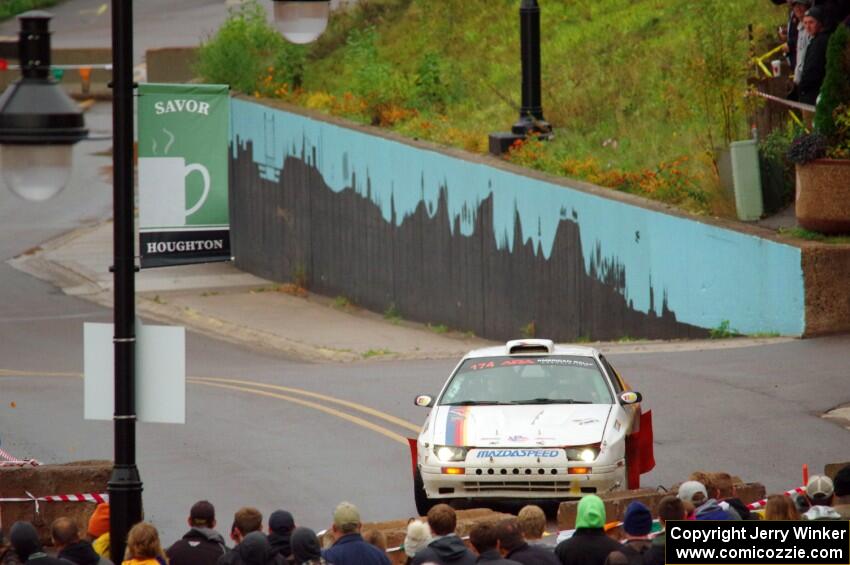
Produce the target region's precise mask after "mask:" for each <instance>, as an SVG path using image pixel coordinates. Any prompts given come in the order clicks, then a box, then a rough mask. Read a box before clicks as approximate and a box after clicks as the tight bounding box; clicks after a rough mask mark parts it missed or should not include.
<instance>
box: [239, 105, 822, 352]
mask: <svg viewBox="0 0 850 565" xmlns="http://www.w3.org/2000/svg"><path fill="white" fill-rule="evenodd" d="M231 150H232V154H231V176H232V182H231V193H232V194H231V208H232V214H231V216H232V217H233V218H234V219H233V222H234V224H233V238H234V251H235V255H236V257H237V262H238V264H239V265H240V266H241V267H243V268H246V269H247V270H252V271H254V272H257V274H261V275H264V276H269V275H272V276H274V277H275V278H286V275H287V273H286V272H285V270H284V271H281V270H278V269H275V268H274V267H273V266H271V265H268V264H269V263H274V262H275V261H277V258H276V254H275V253H270V250H272V249H276V250H278V251H279V252H280V253H285V252H288V251H287V250H288V249H291V248H292V247H293V246H297V247H298V248H299V251H298V253H299V254H300V256H302V257H306V258H307V259H309V261H310V262H314V261H319V262H321V261H328V260H331V261H332V260H333V259H332V258H329V257H325V256H322V257H317V255H316V253H317V251H316V250H315V249H312V250H305V249H306V248H309V247H310V246H311V244H310V241H314V240H316V238H317V237H318V236H320V235H321V230H323V229H331V226H324V228H323V227H322V226H321V225H318V224H316V222H317V218H316V217H313V218H312V220H313V224H311V225H310V226H309V229H308V228H306V227H304V228H303V230H301V231H299V229H301V228H299V229H295V230H294V231H293V229H292V225H290V226H289V227H288V228H287V229H283V226H279V225H276V224H275V217H274V215H264V214H268V213H269V212H268V210H267V208H268V207H269V206H272V204H273V203H272V200H274V199H275V198H284V197H285V196H282V195H283V194H284V193H286V192H287V191H299V192H298V194H299V196H298V199H299V201H301V200H304V199H306V200H308V201H309V199H310V198H312V196H311V195H318V194H319V191H330V193H329V194H330V196H329V197H333V195H334V194H336V195H342V194H343V193H353V194H354V195H357V196H358V197H359V200H357V201H356V202H357V203H358V204H357V205H358V206H360V205H361V204H363V205H366V204H368V205H369V206H370V207H374V209H375V213H376V214H377V213H379V214H380V218H382V220H383V222H385V223H386V224H387V230H388V231H386V234H387V237H389V238H393V237H395V236H394V235H393V234H394V233H396V232H394V231H393V230H394V229H395V230H398V229H402V227H403V226H404V224H405V222H407V221H411V219H412V218H414V217H416V216H417V214H420V215H423V220H422V221H426V222H427V221H428V218H431V219H432V220H434V218H435V215H436V214H438V213H439V214H445V215H447V219H448V229H449V230H450V232H451V233H450V235H451V238H450V241H451V242H454V243H448V244H446V243H442V244H441V245H444V246H445V245H457V242H458V241H461V239H464V238H465V239H469V238H472V237H474V236H476V230H479V231H480V230H481V229H483V227H485V226H486V229H487V230H488V232H489V233H483V234H482V233H478V234H477V236H476V237H481V238H484V239H483V242H484V243H483V244H484V246H485V247H487V246H488V245H491V244H492V246H493V250H494V251H493V253H499V254H504V255H505V256H506V257H511V254H514V253H516V252H517V251H518V250H519V249H520V248H521V247H522V248H524V249H526V250H529V249H530V250H531V251H532V253H533V255H534V259H535V261H538V262H541V263H546V262H552V261H554V260H556V259H557V258H556V257H554V255H555V254H556V253H555V248H556V239H557V238H558V237H559V235H558V234H559V231H561V232H562V233H563V230H564V229H565V227H564V225H565V223H566V224H569V225H570V226H573V225H574V227H575V231H576V232H577V233H576V236H575V238H574V239H575V241H577V242H579V243H578V245H580V249H574V250H572V251H569V252H566V251H565V252H564V253H574V254H576V257H575V261H576V262H577V265H579V266H582V265H583V268H584V273H585V274H586V275H587V276H588V277H595V278H596V279H599V280H600V281H601V282H604V283H606V284H608V283H611V281H612V272H615V274H616V277H614V278H616V281H615V284H614V283H612V284H614V288H615V291H616V293H617V294H619V295H620V296H621V297H622V299H623V304H624V305H625V306H624V307H625V308H628V309H629V310H630V311H634V312H636V313H639V314H644V315H649V316H664V315H665V314H670V313H672V314H673V315H674V316H675V321H676V323H677V324H680V325H681V327H682V328H690V330H688V331H687V332H684V330H683V332H684V333H689V334H691V335H693V334H694V333H695V332H694V331H693V329H694V328H696V329H703V330H707V329H711V328H715V327H718V326H719V325H720V324H721V323H722V322H723V321H725V320H728V321H729V323H730V326H731V327H732V328H734V329H736V330H738V331H740V332H742V333H757V332H778V333H780V334H784V335H801V334H802V333H803V331H804V327H805V319H804V318H805V314H804V281H803V272H802V268H801V255H800V250H799V249H798V248H796V247H793V246H789V245H784V244H781V243H777V242H775V241H771V240H768V239H763V238H760V237H756V236H753V235H749V234H746V233H743V232H737V231H733V230H730V229H725V228H722V227H718V226H715V225H712V224H710V223H704V222H699V221H694V220H690V219H687V218H683V217H680V216H676V215H671V214H665V213H663V212H659V211H656V210H652V209H649V208H643V207H640V206H634V205H631V204H628V203H625V202H622V201H619V200H616V199H609V198H605V197H601V196H598V195H596V194H593V193H590V192H588V191H585V190H582V189H581V188H579V187H571V186H569V184H570V183H569V182H567V183H566V184H567V186H564V183H561V182H547V181H545V180H539V179H537V178H532V177H526V176H523V175H522V174H519V173H515V172H511V171H509V170H505V169H502V168H496V167H492V166H489V165H487V164H483V163H480V162H475V161H470V160H465V159H463V158H459V157H457V156H454V155H450V154H448V153H443V152H441V151H439V150H429V149H423V148H421V147H417V146H414V145H409V144H406V143H404V142H402V141H396V140H392V139H387V138H385V137H382V136H378V135H370V134H368V133H365V132H363V131H360V130H358V129H352V128H347V127H343V126H340V125H336V124H333V123H329V122H325V121H322V120H319V119H314V118H311V117H306V116H302V115H299V114H296V113H291V112H287V111H282V110H279V109H275V108H271V107H268V106H265V105H263V104H260V103H257V102H253V101H248V100H243V99H234V100H233V101H232V109H231ZM288 167H289V168H291V169H293V170H292V171H290V173H292V174H290V175H288V174H287V168H288ZM303 167H306V169H305V170H304V171H300V172H299V174H298V175H295V171H294V169H295V168H303ZM307 169H309V171H308V170H307ZM296 185H298V186H296ZM305 191H306V192H305ZM277 193H281V194H277ZM276 194H277V196H276ZM249 198H250V201H249ZM266 198H268V199H270V200H269V202H264V199H266ZM293 198H294V197H293ZM370 209H371V208H370ZM482 213H486V214H488V215H490V217H488V218H486V221H485V222H482V219H481V218H480V217H479V215H480V214H482ZM302 214H303V215H307V216H310V215H311V214H312V212H311V208H310V206H309V205H307V204H305V205H304V206H302V208H301V211H300V212H299V217H302V216H301V215H302ZM260 216H262V218H261V217H260ZM278 216H280V214H278ZM302 219H303V221H307V218H306V217H302ZM288 221H290V223H291V222H292V220H291V219H290V220H288ZM357 221H358V220H357V219H356V218H353V219H351V222H353V224H352V225H351V226H348V229H350V230H352V231H351V233H356V232H357V230H364V229H367V228H366V226H360V227H358V226H357V225H354V224H356V222H357ZM417 221H418V220H417ZM434 221H436V220H434ZM293 225H294V224H293ZM302 227H303V226H302ZM381 229H384V228H381ZM423 229H424V228H423ZM304 230H307V231H304ZM301 232H303V233H302V235H297V234H299V233H301ZM307 232H309V234H308V233H307ZM310 234H312V235H310ZM571 237H572V236H571ZM458 238H461V239H458ZM444 239H445V238H444ZM272 240H274V241H272ZM428 240H429V234H428V233H424V234H423V245H426V246H427V245H429V242H428ZM488 240H489V241H488ZM240 241H241V243H240ZM440 241H443V240H442V239H441V240H440ZM435 245H437V243H435ZM443 251H444V252H445V253H447V254H448V253H450V251H451V250H450V249H449V248H448V247H446V248H445V249H443ZM323 253H324V255H327V253H332V251H329V252H323ZM557 260H558V261H562V260H563V259H557ZM264 264H266V266H263V265H264ZM603 267H604V268H603ZM308 268H309V265H308ZM500 268H502V269H505V268H506V267H500ZM289 270H290V271H291V267H290V269H289ZM490 272H491V275H490V277H491V278H490V280H493V277H496V276H501V275H499V273H500V271H493V270H492V269H491V271H490ZM535 272H537V271H535ZM539 272H540V273H542V272H543V271H539ZM290 275H291V273H290ZM312 276H313V277H314V279H315V277H317V276H318V273H312ZM392 276H393V275H392V274H389V275H388V277H390V279H392ZM344 278H345V274H344V273H340V274H337V275H336V280H327V277H326V279H325V280H322V281H319V282H320V283H321V284H320V286H323V287H324V288H325V289H327V290H329V291H331V292H334V291H340V293H342V292H341V291H344V290H346V288H349V287H350V285H351V284H352V283H348V282H346V281H345V280H343V279H344ZM390 279H388V280H390ZM393 280H396V288H394V289H387V291H386V292H384V293H383V294H382V295H381V296H379V297H378V296H376V297H375V298H374V299H371V298H366V299H364V301H365V302H366V303H367V305H369V306H371V307H380V306H381V303H383V304H386V303H389V302H396V299H397V298H398V296H397V295H398V293H399V292H400V289H399V288H397V287H398V284H397V275H396V279H393ZM606 281H607V282H606ZM528 283H529V281H525V283H523V282H522V281H517V282H516V283H515V284H513V285H512V286H510V287H505V288H504V289H503V292H506V293H508V295H507V296H504V297H503V298H504V299H505V300H510V297H511V294H512V293H520V292H523V284H528ZM533 284H543V283H541V281H537V280H535V281H533ZM347 285H348V286H347ZM545 285H547V288H548V287H551V288H554V289H557V287H558V285H559V281H558V280H548V281H545ZM551 288H550V289H548V290H547V292H549V293H550V294H549V295H551V293H552V290H551ZM565 290H566V286H565ZM422 292H427V289H422ZM547 296H548V295H547ZM584 298H586V297H576V299H577V300H581V299H584ZM569 299H570V297H569V296H565V297H564V300H567V301H569ZM606 300H610V298H607V299H606ZM370 302H373V303H374V304H368V303H370ZM603 306H604V305H602V306H598V307H596V308H594V310H593V312H595V314H594V315H597V316H598V315H603V316H604V315H605V308H604V307H603ZM543 307H544V308H545V305H544V306H543ZM572 307H573V308H574V309H579V308H581V307H582V305H581V304H579V303H578V302H577V303H576V304H574V305H573V306H572ZM482 308H487V305H486V304H485V305H483V306H482ZM418 317H420V318H421V317H422V316H418ZM476 319H477V318H476ZM522 319H525V320H526V321H528V320H534V319H535V318H534V316H533V315H529V316H528V317H526V318H520V319H517V320H515V321H514V322H512V323H515V324H518V323H519V322H520V321H521V320H522ZM428 321H434V322H441V320H438V319H434V320H428ZM485 325H486V323H485ZM514 327H519V326H516V325H515V326H514ZM585 327H589V326H587V324H585ZM461 329H463V328H461ZM624 331H625V330H622V331H619V333H623V332H624ZM486 333H487V332H485V335H486ZM490 333H493V332H490ZM495 333H496V334H498V333H499V332H495ZM502 333H504V332H502ZM603 333H609V334H611V335H607V336H588V337H594V338H597V337H616V334H617V333H618V332H617V331H613V330H612V331H611V332H603ZM647 333H648V334H652V333H657V332H647ZM665 333H666V334H669V333H670V332H669V331H668V332H665ZM696 333H699V332H696ZM564 335H566V336H568V337H569V336H577V335H585V334H583V333H581V329H576V330H575V331H570V332H566V333H565V334H564ZM494 337H496V335H494ZM631 337H670V336H669V335H664V336H660V335H643V336H641V335H632V336H631ZM683 337H684V336H683Z"/></svg>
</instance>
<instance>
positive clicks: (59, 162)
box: [0, 11, 88, 201]
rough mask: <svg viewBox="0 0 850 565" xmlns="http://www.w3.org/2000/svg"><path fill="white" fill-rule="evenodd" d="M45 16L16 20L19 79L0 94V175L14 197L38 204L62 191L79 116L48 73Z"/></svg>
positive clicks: (81, 127)
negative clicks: (15, 195)
mask: <svg viewBox="0 0 850 565" xmlns="http://www.w3.org/2000/svg"><path fill="white" fill-rule="evenodd" d="M50 18H51V16H50V14H48V13H47V12H38V11H34V12H27V13H25V14H22V15H21V16H20V17H19V21H20V25H21V28H20V32H19V35H18V57H19V59H20V65H21V78H20V79H18V80H17V81H16V82H15V83H13V84H12V85H11V86H9V88H7V89H6V91H5V92H4V93H3V95H2V96H0V172H2V176H3V180H4V182H5V183H6V185H7V186H8V187H9V188H10V189H11V190H12V192H14V193H15V194H17V195H18V196H20V197H22V198H24V199H26V200H32V201H42V200H47V199H48V198H50V197H52V196H54V195H56V194H57V193H58V192H59V191H61V190H62V189H63V188H65V185H66V184H67V183H68V179H69V177H70V175H71V154H72V147H73V145H74V144H75V143H77V142H78V141H80V140H82V139H84V138H85V137H86V136H87V135H88V131H87V130H86V128H85V124H84V120H83V113H82V112H81V111H80V109H79V108H78V107H77V105H76V104H75V103H74V101H73V100H71V98H70V97H69V96H68V95H67V94H66V93H65V91H64V90H62V88H61V87H60V86H59V85H58V84H57V83H56V81H55V80H53V78H52V77H51V75H50V25H49V24H50Z"/></svg>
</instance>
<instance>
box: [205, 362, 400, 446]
mask: <svg viewBox="0 0 850 565" xmlns="http://www.w3.org/2000/svg"><path fill="white" fill-rule="evenodd" d="M190 382H192V383H193V384H199V385H202V386H209V387H215V388H223V389H228V390H236V391H239V392H247V393H248V394H254V395H257V396H265V397H268V398H276V399H278V400H285V401H287V402H292V403H294V404H299V405H301V406H305V407H307V408H312V409H314V410H318V411H320V412H324V413H325V414H330V415H331V416H335V417H337V418H342V419H343V420H348V421H349V422H351V423H353V424H357V425H358V426H361V427H364V428H366V429H368V430H372V431H373V432H376V433H379V434H381V435H384V436H386V437H388V438H390V439H392V440H394V441H397V442H398V443H400V444H402V445H405V446H406V445H408V443H407V438H405V437H404V436H402V435H399V434H397V433H395V432H393V431H390V430H388V429H387V428H384V427H383V426H379V425H378V424H373V423H372V422H369V421H368V420H364V419H363V418H358V417H357V416H352V415H351V414H348V413H347V412H343V411H341V410H336V409H335V408H330V407H328V406H323V405H321V404H317V403H315V402H311V401H309V400H303V399H301V398H295V397H293V396H286V395H283V394H278V393H276V392H267V391H264V390H256V389H253V388H247V387H243V386H235V385H229V384H224V383H213V382H203V381H200V380H197V379H190Z"/></svg>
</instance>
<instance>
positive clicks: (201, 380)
mask: <svg viewBox="0 0 850 565" xmlns="http://www.w3.org/2000/svg"><path fill="white" fill-rule="evenodd" d="M4 376H5V377H65V378H69V377H70V378H82V377H83V375H82V373H72V372H50V371H20V370H15V369H0V377H4ZM186 382H187V383H190V384H195V385H202V386H209V387H215V388H222V389H230V390H236V391H240V392H246V393H249V394H254V395H256V396H264V397H268V398H276V399H278V400H285V401H287V402H292V403H295V404H299V405H301V406H305V407H307V408H312V409H314V410H319V411H320V412H324V413H326V414H330V415H331V416H335V417H337V418H342V419H344V420H348V421H349V422H352V423H354V424H357V425H359V426H362V427H364V428H367V429H370V430H372V431H374V432H377V433H379V434H382V435H384V436H386V437H388V438H390V439H393V440H395V441H397V442H399V443H402V444H404V445H407V438H405V437H404V436H402V435H400V434H397V433H395V432H393V431H391V430H389V429H387V428H385V427H383V426H379V425H377V424H373V423H372V422H369V421H368V420H364V419H363V418H359V417H357V416H353V415H351V414H348V413H346V412H343V411H341V410H336V409H334V408H330V407H328V406H324V405H322V404H318V403H316V402H311V401H309V400H304V399H301V398H295V397H292V396H288V395H283V394H278V393H276V392H267V391H264V390H257V389H269V390H272V391H281V392H288V393H290V394H298V395H301V396H306V397H309V398H315V399H317V400H323V401H325V402H329V403H333V404H337V405H340V406H345V407H347V408H351V409H352V410H357V411H359V412H362V413H364V414H368V415H370V416H373V417H375V418H379V419H381V420H384V421H386V422H389V423H391V424H394V425H396V426H399V427H401V428H404V429H407V430H410V431H414V432H419V426H416V425H414V424H412V423H410V422H408V421H406V420H402V419H401V418H397V417H395V416H392V415H390V414H387V413H385V412H381V411H380V410H376V409H374V408H370V407H368V406H365V405H363V404H358V403H357V402H351V401H348V400H342V399H340V398H335V397H333V396H328V395H325V394H320V393H317V392H311V391H308V390H303V389H299V388H293V387H286V386H280V385H273V384H266V383H260V382H255V381H245V380H239V379H223V378H217V377H188V378H187V379H186ZM242 385H247V386H242ZM248 387H254V388H248Z"/></svg>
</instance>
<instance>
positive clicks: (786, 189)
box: [759, 124, 802, 213]
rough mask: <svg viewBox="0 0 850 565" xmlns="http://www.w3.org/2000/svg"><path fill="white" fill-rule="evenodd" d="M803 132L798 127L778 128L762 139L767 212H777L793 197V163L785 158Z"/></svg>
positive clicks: (760, 157) (763, 179) (760, 160)
mask: <svg viewBox="0 0 850 565" xmlns="http://www.w3.org/2000/svg"><path fill="white" fill-rule="evenodd" d="M800 133H802V132H801V130H800V128H799V126H797V125H796V124H795V125H794V126H792V127H788V128H784V129H783V128H777V129H775V130H773V131H772V132H770V133H769V134H768V135H767V136H766V137H764V138H763V139H761V140H759V162H760V166H761V181H762V193H763V195H764V206H765V211H766V212H768V213H773V212H776V211H777V210H780V209H782V208H783V207H784V206H785V205H786V204H788V203H790V202H791V201H792V200H793V198H794V184H795V174H794V163H792V162H791V161H789V160H788V159H787V158H786V154H787V153H788V149H789V148H790V147H791V143H792V141H793V140H794V138H795V137H796V136H798V135H799V134H800Z"/></svg>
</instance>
